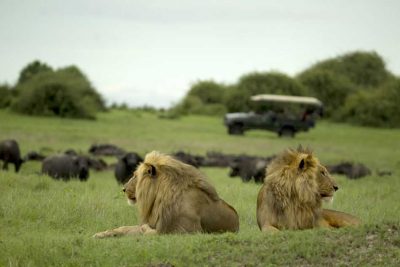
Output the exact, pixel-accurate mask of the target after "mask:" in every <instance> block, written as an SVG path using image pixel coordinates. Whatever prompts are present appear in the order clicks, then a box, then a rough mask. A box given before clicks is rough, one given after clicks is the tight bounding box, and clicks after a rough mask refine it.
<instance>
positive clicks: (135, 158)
mask: <svg viewBox="0 0 400 267" xmlns="http://www.w3.org/2000/svg"><path fill="white" fill-rule="evenodd" d="M142 161H143V159H142V158H141V157H140V156H139V155H138V154H137V153H135V152H129V153H126V154H125V155H123V156H122V157H120V158H119V160H118V162H117V164H116V165H115V170H114V174H115V178H116V179H117V182H119V183H120V184H125V183H126V182H128V180H129V179H130V178H131V177H132V174H133V172H134V171H135V170H136V167H137V166H138V165H139V163H140V162H142Z"/></svg>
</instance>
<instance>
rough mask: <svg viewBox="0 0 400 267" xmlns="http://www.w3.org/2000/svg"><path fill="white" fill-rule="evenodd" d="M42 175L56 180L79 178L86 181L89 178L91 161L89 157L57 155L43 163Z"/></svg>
mask: <svg viewBox="0 0 400 267" xmlns="http://www.w3.org/2000/svg"><path fill="white" fill-rule="evenodd" d="M42 173H45V174H48V175H49V176H51V177H53V178H55V179H63V180H66V181H67V180H69V179H70V178H79V180H81V181H86V180H87V179H88V178H89V161H88V158H87V157H82V156H69V155H65V154H62V155H55V156H50V157H47V158H46V159H45V160H44V161H43V163H42Z"/></svg>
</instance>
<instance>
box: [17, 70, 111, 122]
mask: <svg viewBox="0 0 400 267" xmlns="http://www.w3.org/2000/svg"><path fill="white" fill-rule="evenodd" d="M16 89H17V90H18V91H19V96H18V98H17V99H16V101H15V102H14V103H13V105H12V109H13V110H15V111H17V112H20V113H25V114H30V115H46V116H59V117H71V118H89V119H93V118H95V112H96V111H99V110H103V109H105V106H104V102H103V100H102V98H101V96H100V95H99V94H98V93H97V92H96V91H95V90H94V88H92V86H91V85H90V82H89V81H88V80H87V78H86V76H85V75H83V74H82V72H81V71H80V70H79V69H78V68H77V67H74V66H71V67H66V68H63V69H59V70H57V71H43V72H39V73H37V74H35V75H34V76H32V77H31V78H29V79H28V80H26V81H25V82H23V83H21V84H19V85H18V86H17V87H16Z"/></svg>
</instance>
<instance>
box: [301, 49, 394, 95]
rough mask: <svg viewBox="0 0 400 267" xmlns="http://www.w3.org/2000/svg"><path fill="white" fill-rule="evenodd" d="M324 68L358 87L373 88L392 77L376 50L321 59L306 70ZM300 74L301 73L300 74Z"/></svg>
mask: <svg viewBox="0 0 400 267" xmlns="http://www.w3.org/2000/svg"><path fill="white" fill-rule="evenodd" d="M312 70H314V71H316V70H319V71H321V70H325V71H330V72H332V73H334V74H335V75H336V76H343V77H346V78H347V79H348V80H349V81H350V82H351V83H353V84H354V85H356V86H358V87H359V88H375V87H377V86H380V85H382V84H383V83H384V82H385V81H386V80H387V79H388V78H390V77H392V74H390V73H389V72H388V71H387V70H386V67H385V62H384V61H383V59H382V57H381V56H379V55H378V54H377V53H376V52H362V51H356V52H352V53H347V54H344V55H342V56H338V57H335V58H331V59H327V60H324V61H321V62H319V63H317V64H315V65H313V66H311V67H310V68H309V69H307V70H305V72H308V71H312ZM300 75H301V74H300Z"/></svg>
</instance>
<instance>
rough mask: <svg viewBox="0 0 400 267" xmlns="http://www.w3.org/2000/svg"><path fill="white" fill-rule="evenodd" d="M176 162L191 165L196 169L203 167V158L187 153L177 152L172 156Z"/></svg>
mask: <svg viewBox="0 0 400 267" xmlns="http://www.w3.org/2000/svg"><path fill="white" fill-rule="evenodd" d="M172 155H173V156H174V157H175V158H176V159H177V160H180V161H182V162H184V163H186V164H189V165H192V166H194V167H196V168H198V167H201V166H203V165H204V160H205V159H204V157H202V156H198V155H191V154H189V153H186V152H183V151H178V152H175V153H174V154H172Z"/></svg>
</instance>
